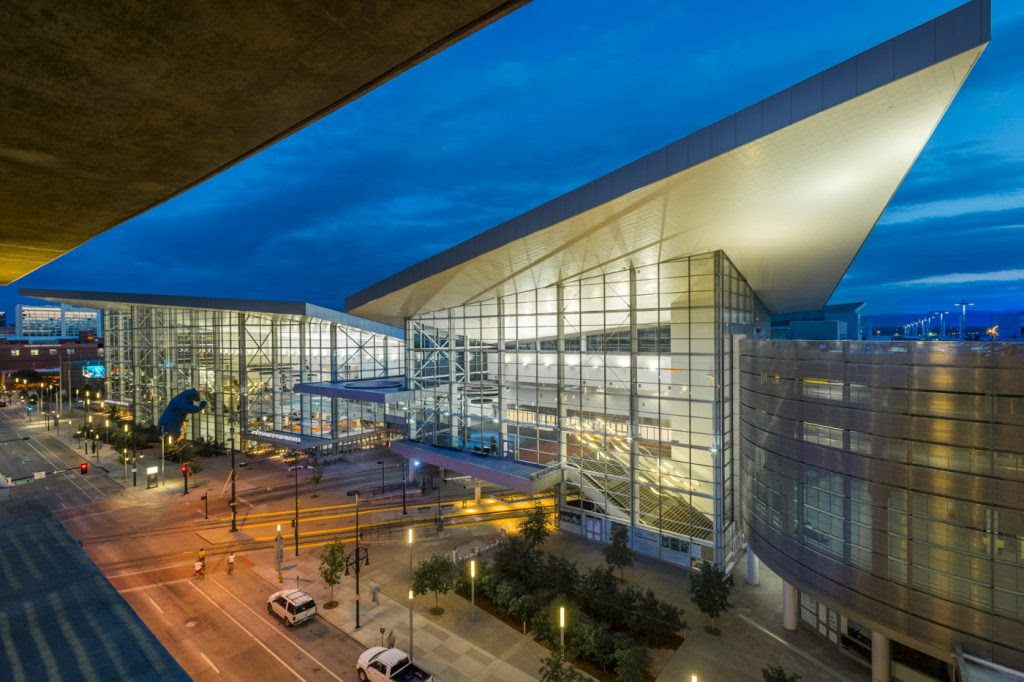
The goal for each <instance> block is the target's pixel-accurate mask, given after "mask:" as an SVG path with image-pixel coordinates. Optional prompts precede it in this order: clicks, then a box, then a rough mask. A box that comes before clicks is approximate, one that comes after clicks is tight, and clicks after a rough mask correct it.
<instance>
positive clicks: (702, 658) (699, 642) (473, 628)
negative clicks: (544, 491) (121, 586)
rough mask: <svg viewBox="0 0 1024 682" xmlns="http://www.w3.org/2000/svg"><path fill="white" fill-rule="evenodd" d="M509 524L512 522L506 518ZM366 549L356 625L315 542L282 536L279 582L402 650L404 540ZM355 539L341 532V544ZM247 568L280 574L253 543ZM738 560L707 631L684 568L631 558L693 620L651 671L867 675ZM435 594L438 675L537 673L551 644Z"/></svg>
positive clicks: (567, 548)
mask: <svg viewBox="0 0 1024 682" xmlns="http://www.w3.org/2000/svg"><path fill="white" fill-rule="evenodd" d="M503 525H504V527H505V528H506V529H507V530H508V531H509V532H512V531H514V522H511V521H508V522H504V524H503ZM501 527H502V524H499V523H487V524H481V525H479V526H471V527H468V528H465V527H463V528H452V529H448V530H445V531H444V533H443V535H442V537H440V538H427V539H417V540H416V541H415V544H414V545H413V561H414V562H416V561H419V560H420V559H423V558H425V557H427V556H429V555H430V554H434V553H443V554H446V555H447V554H448V553H450V551H451V548H452V546H453V545H454V546H456V547H457V551H458V553H459V555H460V556H466V555H468V554H469V553H470V552H471V551H472V550H473V549H474V548H477V549H480V548H483V547H485V546H487V545H488V544H489V543H490V542H491V541H492V540H493V539H494V538H495V537H497V536H498V534H499V533H500V528H501ZM360 544H361V546H366V547H368V548H369V557H370V565H369V566H368V567H364V568H363V569H362V575H361V584H360V588H361V589H360V592H361V595H360V621H361V622H360V625H361V628H360V629H359V630H356V629H355V575H354V573H352V574H351V575H349V576H346V577H343V578H342V581H341V584H339V585H338V586H337V587H335V591H334V598H335V600H337V601H338V602H339V606H338V607H337V608H335V609H329V610H325V609H323V608H322V605H323V604H324V603H326V602H327V600H328V597H329V590H328V589H327V588H326V587H324V585H323V583H322V582H321V581H320V579H319V576H318V574H317V567H318V566H319V556H320V550H319V549H307V550H303V551H302V552H301V555H300V556H299V557H298V558H296V557H295V556H294V555H293V550H292V548H291V547H290V546H289V545H288V542H287V541H286V543H285V559H284V563H283V566H282V574H283V576H284V582H283V587H290V586H294V585H296V584H298V585H299V586H300V588H301V589H303V590H306V591H307V592H310V593H311V594H312V595H313V596H314V597H315V598H316V600H317V603H318V604H320V605H321V608H320V613H321V615H322V617H324V618H325V619H326V620H328V621H330V622H331V623H333V624H334V625H336V626H337V627H339V628H340V629H341V630H342V631H343V632H346V633H348V634H349V635H350V636H352V637H353V638H355V639H356V640H358V641H359V642H360V643H361V644H362V645H364V646H366V647H370V646H379V645H380V644H381V632H380V630H381V628H384V637H385V639H386V637H387V634H388V633H389V632H391V631H392V630H393V631H394V634H395V637H396V640H397V644H396V645H397V646H398V647H399V648H402V649H406V650H408V645H409V634H408V633H409V611H408V601H407V596H406V595H407V593H408V586H409V551H408V545H406V544H405V543H403V542H400V541H396V542H386V543H385V542H378V543H360ZM353 545H354V543H353V542H351V541H346V551H349V552H351V551H352V550H353V549H354V547H353ZM545 549H546V550H547V551H549V552H552V553H554V554H558V555H562V556H567V557H569V558H572V559H575V560H576V561H578V562H579V564H580V567H581V569H584V570H585V569H586V568H588V567H590V566H593V565H596V564H598V563H600V562H602V561H603V556H602V554H601V546H600V545H598V544H596V543H592V542H588V541H586V540H584V539H582V538H579V537H576V536H573V535H569V534H563V533H555V534H554V535H552V537H551V538H550V539H549V540H548V542H547V543H546V546H545ZM250 559H252V560H253V561H254V563H255V566H254V568H253V570H254V571H257V572H258V573H259V574H260V575H261V576H262V577H264V578H265V579H267V580H268V581H270V582H271V583H275V584H276V581H277V575H276V572H275V570H274V565H273V554H272V553H271V552H260V553H259V556H258V557H250ZM743 568H745V562H740V565H739V566H738V567H737V569H736V570H734V572H733V573H734V577H735V580H736V588H735V590H734V592H733V599H732V601H733V604H734V608H733V609H732V610H731V611H730V612H728V613H727V614H726V615H725V616H724V617H723V618H721V619H720V621H719V626H720V627H721V629H722V634H721V635H720V636H717V637H716V636H712V635H708V634H707V633H706V632H705V631H704V628H703V626H704V624H705V619H704V617H703V615H702V614H701V613H700V612H699V610H698V609H697V608H696V607H695V606H693V604H692V603H691V602H690V600H689V593H688V582H687V573H686V572H685V571H683V570H682V569H679V568H676V567H673V566H670V565H668V564H663V563H661V562H658V561H653V560H650V559H644V558H638V559H637V562H636V565H635V566H634V567H633V568H629V569H626V580H627V582H629V583H632V584H637V585H643V586H646V587H650V588H651V589H653V590H654V592H655V594H656V595H658V597H659V598H661V599H664V600H665V601H669V602H672V603H674V604H676V605H678V606H680V607H681V608H683V609H684V619H685V620H686V621H687V622H688V624H689V626H690V629H688V630H687V631H686V633H685V634H686V639H685V641H684V642H683V644H682V645H681V646H680V647H679V649H678V650H676V651H674V652H672V651H659V652H653V653H654V658H655V662H656V667H657V668H660V673H659V674H658V677H657V679H658V680H664V681H665V682H679V681H680V680H690V679H691V675H697V679H698V680H700V682H726V681H728V682H733V681H744V680H750V681H751V682H755V681H758V680H760V679H761V668H763V667H765V666H767V665H769V664H771V665H782V666H783V667H784V668H785V669H786V670H787V671H788V672H791V673H793V672H795V673H798V674H800V675H801V679H802V680H803V682H817V681H821V682H835V681H837V680H867V679H869V678H870V674H869V670H868V669H867V668H866V667H864V666H863V665H861V664H860V663H858V662H856V661H854V660H852V659H851V658H849V657H848V656H846V655H844V654H843V653H842V652H840V650H839V649H838V647H836V646H835V645H834V644H832V643H831V642H829V641H828V640H827V639H825V638H824V637H821V636H819V635H816V634H815V633H812V632H810V631H808V630H806V629H804V628H803V627H801V628H799V629H798V630H797V631H796V632H788V631H786V630H784V629H783V628H782V625H781V623H782V609H781V581H780V580H779V579H778V577H777V576H775V575H773V574H771V572H770V571H767V570H766V569H765V568H764V567H762V569H761V585H759V586H751V585H747V584H746V582H745V576H744V574H743V570H742V569H743ZM372 583H377V584H379V586H380V591H379V593H378V597H377V601H378V603H374V602H373V599H372V591H371V584H372ZM433 602H434V598H433V595H432V594H427V595H422V596H419V597H416V598H415V599H414V636H413V640H414V644H415V647H414V648H415V650H414V652H413V654H414V659H415V661H416V662H417V663H418V664H419V665H421V666H422V667H423V668H425V669H426V670H428V671H430V672H431V673H433V674H435V675H436V677H437V679H438V680H440V681H442V682H461V681H463V680H465V681H469V680H474V681H478V680H479V681H484V682H499V681H501V682H518V681H520V680H530V679H536V675H537V672H538V671H539V669H540V661H541V660H542V659H543V658H545V657H546V656H547V655H548V650H547V649H545V648H544V647H542V646H541V645H540V644H538V643H537V642H535V641H533V639H532V637H531V636H529V635H527V636H523V634H522V632H521V631H520V630H518V629H516V628H514V627H511V626H509V625H507V624H505V623H504V622H502V621H500V620H498V619H497V618H495V617H493V616H491V615H490V614H488V613H486V612H485V611H482V610H478V611H477V613H476V619H475V620H473V618H472V614H471V606H470V604H469V603H468V602H467V601H466V600H465V599H463V598H462V597H460V596H458V595H455V594H454V593H452V594H448V595H442V596H441V598H440V605H441V606H442V607H443V608H444V613H443V614H442V615H441V616H433V615H430V614H429V612H428V611H429V608H430V607H431V606H433Z"/></svg>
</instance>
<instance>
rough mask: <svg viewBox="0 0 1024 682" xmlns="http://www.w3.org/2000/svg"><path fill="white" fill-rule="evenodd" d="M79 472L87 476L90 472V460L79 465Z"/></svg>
mask: <svg viewBox="0 0 1024 682" xmlns="http://www.w3.org/2000/svg"><path fill="white" fill-rule="evenodd" d="M78 473H80V474H81V475H83V476H85V475H86V474H87V473H89V463H88V462H82V463H81V464H79V465H78Z"/></svg>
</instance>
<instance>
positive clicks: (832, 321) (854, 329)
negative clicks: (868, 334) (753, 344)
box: [771, 303, 864, 341]
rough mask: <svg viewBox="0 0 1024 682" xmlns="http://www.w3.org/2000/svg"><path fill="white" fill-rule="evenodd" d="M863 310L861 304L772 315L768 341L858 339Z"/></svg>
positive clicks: (830, 306)
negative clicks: (771, 339) (770, 339)
mask: <svg viewBox="0 0 1024 682" xmlns="http://www.w3.org/2000/svg"><path fill="white" fill-rule="evenodd" d="M863 307H864V304H863V303H840V304H838V305H827V306H825V307H824V308H821V309H819V310H805V311H801V312H796V313H784V314H782V315H773V316H772V326H771V338H773V339H822V340H840V341H842V340H847V339H849V340H852V341H857V340H860V339H861V338H863V336H862V335H861V331H860V330H861V319H860V311H861V309H862V308H863Z"/></svg>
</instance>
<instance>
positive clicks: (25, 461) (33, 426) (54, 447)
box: [0, 406, 122, 511]
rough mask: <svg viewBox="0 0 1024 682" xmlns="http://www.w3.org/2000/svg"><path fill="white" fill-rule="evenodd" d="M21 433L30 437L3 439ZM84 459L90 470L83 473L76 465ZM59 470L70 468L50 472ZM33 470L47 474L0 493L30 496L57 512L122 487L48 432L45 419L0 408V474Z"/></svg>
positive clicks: (19, 476) (11, 475) (26, 473)
mask: <svg viewBox="0 0 1024 682" xmlns="http://www.w3.org/2000/svg"><path fill="white" fill-rule="evenodd" d="M69 428H71V427H69V426H67V425H63V426H62V427H61V430H62V432H63V433H66V432H67V431H66V429H69ZM24 436H28V437H29V440H27V441H26V440H14V441H13V442H2V441H11V439H19V438H22V437H24ZM84 461H88V462H89V463H90V470H89V473H88V474H87V475H85V476H82V475H81V474H80V473H79V470H78V466H79V465H80V464H81V463H82V462H84ZM62 469H70V471H67V472H62V473H52V472H54V471H58V470H62ZM36 472H46V477H45V478H43V479H40V480H33V481H32V482H31V483H25V484H22V485H15V486H12V487H11V488H10V489H6V490H2V491H0V495H7V496H11V497H20V496H24V495H30V496H32V497H36V498H38V499H39V500H40V501H42V502H43V504H45V505H46V506H47V507H49V508H50V509H51V510H53V511H58V510H62V509H69V508H72V507H78V506H81V505H84V504H89V503H92V502H97V501H99V500H102V499H105V498H106V497H108V496H109V495H111V494H114V493H119V492H120V491H121V490H122V488H121V486H120V485H118V484H117V483H116V482H115V481H113V480H111V479H109V478H108V477H107V476H106V475H104V472H102V471H98V470H96V468H95V463H94V462H93V461H92V460H87V459H85V458H84V457H83V456H82V455H80V454H79V453H78V452H76V451H75V450H73V449H71V448H69V447H68V446H67V445H65V444H64V443H63V442H62V441H61V440H59V439H58V438H57V435H56V432H55V431H47V430H46V426H45V424H44V422H42V421H40V420H39V419H34V420H32V421H28V420H26V419H25V417H24V414H23V412H21V411H20V410H17V409H16V408H15V407H12V406H9V407H5V408H0V474H2V475H3V476H4V477H9V478H14V479H24V478H28V477H32V476H33V475H34V474H35V473H36Z"/></svg>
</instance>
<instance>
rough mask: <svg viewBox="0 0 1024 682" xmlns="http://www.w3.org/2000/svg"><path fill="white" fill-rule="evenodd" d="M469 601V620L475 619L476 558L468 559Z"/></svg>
mask: <svg viewBox="0 0 1024 682" xmlns="http://www.w3.org/2000/svg"><path fill="white" fill-rule="evenodd" d="M469 603H470V608H471V609H472V611H470V612H469V613H470V620H476V559H470V560H469Z"/></svg>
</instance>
